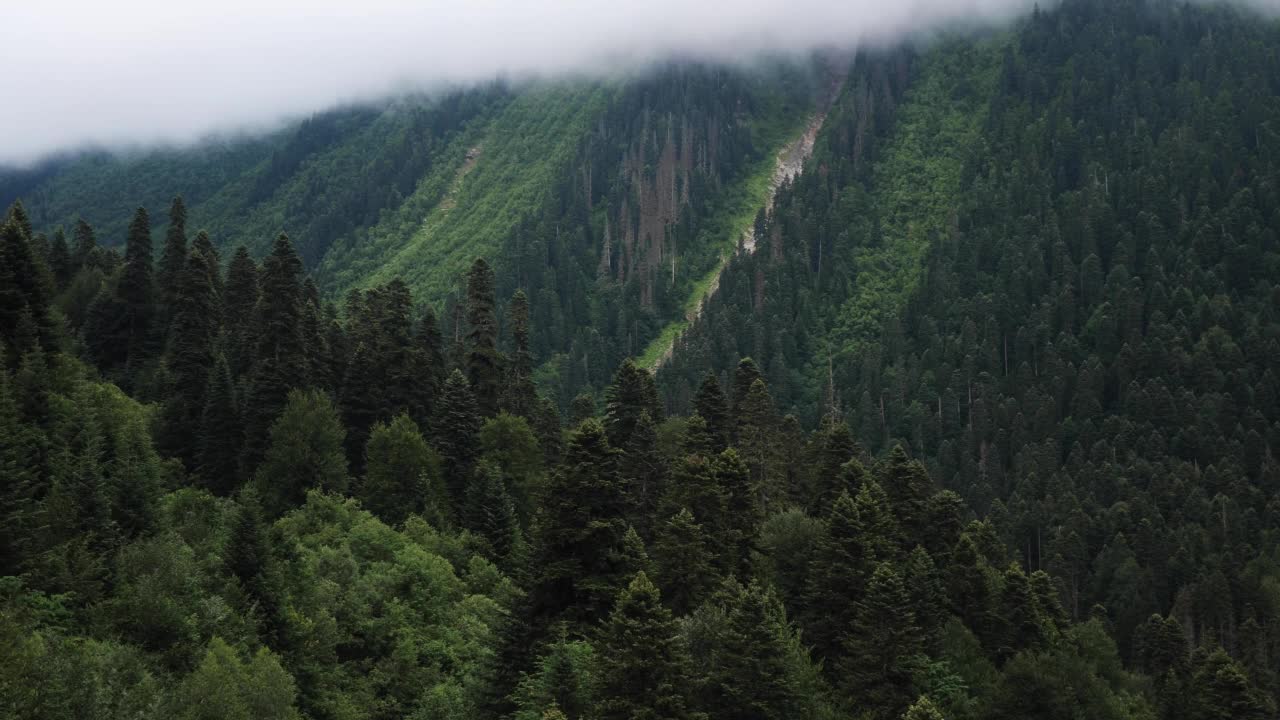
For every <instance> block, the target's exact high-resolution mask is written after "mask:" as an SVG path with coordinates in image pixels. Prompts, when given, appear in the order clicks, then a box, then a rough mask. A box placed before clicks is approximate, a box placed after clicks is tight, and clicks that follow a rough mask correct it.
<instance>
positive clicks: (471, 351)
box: [466, 258, 502, 417]
mask: <svg viewBox="0 0 1280 720" xmlns="http://www.w3.org/2000/svg"><path fill="white" fill-rule="evenodd" d="M467 327H468V330H467V351H466V352H467V356H466V367H467V379H468V380H469V381H470V382H471V389H472V392H474V393H475V396H476V407H477V408H478V409H479V410H480V414H481V416H483V417H493V416H494V415H496V414H497V413H498V405H499V399H500V397H501V394H502V358H501V356H499V355H498V314H497V309H496V303H495V301H494V295H493V271H492V270H491V269H489V264H488V263H487V262H485V261H484V258H476V261H475V262H474V263H472V265H471V271H470V272H469V273H468V274H467Z"/></svg>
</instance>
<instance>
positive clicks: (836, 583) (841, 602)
mask: <svg viewBox="0 0 1280 720" xmlns="http://www.w3.org/2000/svg"><path fill="white" fill-rule="evenodd" d="M824 525H825V528H824V530H825V532H824V533H823V534H822V537H821V538H820V540H819V541H818V544H817V547H816V548H814V553H813V559H812V560H811V561H810V562H809V572H808V576H807V578H806V586H805V589H804V603H803V608H804V614H803V617H802V620H803V624H804V628H805V637H807V638H808V639H809V642H812V643H813V647H814V650H815V652H816V653H817V655H818V656H819V657H823V658H826V659H827V664H826V667H827V669H828V670H834V664H835V663H834V661H835V660H836V659H837V658H839V657H840V656H841V655H842V654H843V652H844V649H843V645H844V642H845V640H846V639H847V637H848V634H849V633H850V632H851V629H852V628H853V624H854V611H855V606H854V604H853V599H855V598H859V597H862V594H863V591H864V590H865V588H866V583H867V581H868V579H869V578H870V577H871V574H872V572H874V570H875V568H876V563H877V558H876V557H875V555H874V552H873V550H872V547H871V546H870V545H869V544H868V542H867V538H866V533H865V532H864V528H863V526H862V521H861V518H859V517H858V507H857V505H856V504H855V503H854V500H853V498H851V497H849V494H848V493H842V494H841V495H840V496H839V497H838V498H836V502H835V504H834V505H832V507H831V514H830V515H829V516H828V517H827V519H826V522H825V523H824Z"/></svg>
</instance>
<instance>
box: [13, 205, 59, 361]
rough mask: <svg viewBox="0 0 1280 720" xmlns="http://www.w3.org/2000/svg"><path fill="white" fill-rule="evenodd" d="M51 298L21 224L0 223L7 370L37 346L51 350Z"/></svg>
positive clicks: (44, 271) (44, 273) (41, 267)
mask: <svg viewBox="0 0 1280 720" xmlns="http://www.w3.org/2000/svg"><path fill="white" fill-rule="evenodd" d="M15 207H19V206H17V205H15ZM52 297H53V290H52V282H51V280H50V277H49V274H48V270H47V269H46V268H45V265H44V263H43V262H42V261H41V259H40V258H39V257H37V256H36V254H35V252H34V251H33V250H32V248H31V242H30V238H29V237H28V236H27V235H25V234H24V233H23V230H22V226H21V224H19V223H16V222H12V221H10V222H5V223H3V224H0V342H3V346H4V348H5V349H6V350H7V351H8V352H7V358H6V359H7V361H8V366H9V367H10V368H13V367H17V364H18V360H19V359H20V358H21V357H22V355H23V354H24V353H27V352H30V351H31V350H33V349H35V347H36V346H37V345H40V346H44V347H46V348H48V349H51V348H52V347H53V345H54V343H53V342H52V340H53V338H52V334H51V325H50V323H49V318H48V310H49V305H50V302H51V300H52Z"/></svg>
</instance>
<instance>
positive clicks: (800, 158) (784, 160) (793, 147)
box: [653, 71, 845, 372]
mask: <svg viewBox="0 0 1280 720" xmlns="http://www.w3.org/2000/svg"><path fill="white" fill-rule="evenodd" d="M844 80H845V74H844V72H843V71H839V72H832V74H831V79H830V82H829V83H828V85H827V89H826V92H825V93H824V95H823V97H822V99H821V100H820V101H819V103H818V109H817V111H815V112H814V113H813V115H811V116H810V117H809V123H808V124H807V125H805V128H804V132H803V133H801V135H800V137H798V138H796V139H795V140H792V141H791V142H789V143H787V144H786V145H784V146H783V147H782V149H781V150H779V151H778V155H777V158H776V160H775V164H774V169H773V176H772V177H770V178H769V190H768V192H767V193H766V194H765V198H764V206H763V207H764V208H765V209H766V211H767V212H768V213H770V214H772V213H773V203H774V199H775V198H776V197H777V195H778V188H780V187H782V185H783V184H784V183H787V182H790V181H792V180H794V179H795V177H796V176H797V175H799V174H800V172H801V171H802V170H804V163H805V161H806V160H808V159H809V157H810V156H812V155H813V146H814V143H815V142H816V141H817V139H818V133H819V132H821V131H822V126H823V124H824V123H825V122H826V120H827V113H828V112H829V111H830V110H831V105H832V104H833V103H834V102H835V99H836V98H837V97H838V96H839V95H840V89H841V88H842V87H844ZM755 251H756V228H755V223H752V224H751V226H750V227H748V228H747V229H746V231H744V232H743V234H742V237H741V242H739V243H738V246H737V250H736V251H735V252H740V253H747V254H750V253H754V252H755ZM728 265H729V257H728V256H726V257H725V258H724V259H723V260H722V261H721V262H720V265H719V266H718V267H717V268H716V272H715V276H714V277H712V278H711V284H710V285H709V286H708V287H707V293H706V295H704V296H703V297H702V299H701V300H699V301H698V304H697V307H695V308H694V309H693V310H691V311H690V312H689V314H688V315H687V317H686V318H685V319H686V320H688V321H689V323H690V324H692V323H693V322H694V321H696V320H697V319H698V318H700V317H702V308H703V307H704V306H705V305H706V304H707V301H708V300H710V299H711V297H712V296H714V295H715V294H716V292H717V291H718V290H719V289H720V275H721V274H723V273H724V269H725V268H726V267H728ZM679 337H680V336H679V335H676V337H674V338H672V339H671V342H670V343H668V344H667V346H666V347H664V348H663V349H662V352H661V353H660V354H659V355H658V359H657V361H656V362H655V363H654V365H653V370H654V372H657V371H658V369H659V368H661V367H662V366H663V365H665V364H666V363H667V361H668V360H670V359H671V354H672V353H673V352H674V351H675V344H676V340H678V339H679Z"/></svg>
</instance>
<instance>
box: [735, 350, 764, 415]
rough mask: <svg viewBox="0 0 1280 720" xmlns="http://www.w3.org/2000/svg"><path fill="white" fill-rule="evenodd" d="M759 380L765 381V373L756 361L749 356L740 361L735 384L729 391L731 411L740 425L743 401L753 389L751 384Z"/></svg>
mask: <svg viewBox="0 0 1280 720" xmlns="http://www.w3.org/2000/svg"><path fill="white" fill-rule="evenodd" d="M757 380H762V381H763V380H764V375H763V374H762V373H761V372H760V367H759V366H758V365H756V361H755V360H752V359H751V358H749V357H744V358H742V359H741V360H740V361H738V367H737V368H736V369H734V371H733V385H732V388H731V390H730V393H729V412H730V413H732V414H733V416H734V417H735V419H736V420H737V424H738V425H741V422H742V418H741V409H740V408H741V406H742V402H743V401H744V400H746V399H747V393H749V392H750V391H751V386H752V385H754V384H755V382H756V381H757Z"/></svg>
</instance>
